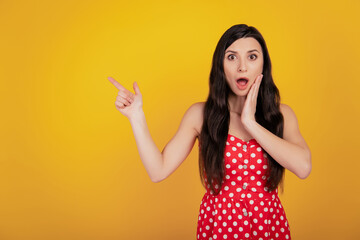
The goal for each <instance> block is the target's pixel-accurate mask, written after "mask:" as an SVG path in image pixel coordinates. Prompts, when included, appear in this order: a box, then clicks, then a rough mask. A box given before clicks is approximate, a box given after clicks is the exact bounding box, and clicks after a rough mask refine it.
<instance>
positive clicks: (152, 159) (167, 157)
mask: <svg viewBox="0 0 360 240" xmlns="http://www.w3.org/2000/svg"><path fill="white" fill-rule="evenodd" d="M200 112H201V106H200V103H195V104H193V105H192V106H190V108H189V109H188V110H187V111H186V112H185V114H184V116H183V118H182V120H181V123H180V126H179V128H178V130H177V132H176V133H175V135H174V137H173V138H172V139H171V140H170V141H169V142H168V143H167V144H166V146H165V147H164V149H163V151H162V152H160V151H159V149H158V148H157V146H156V145H155V143H154V141H153V139H152V138H151V135H150V132H149V129H148V126H147V124H146V120H145V115H144V113H143V112H139V114H138V115H136V117H134V118H132V119H131V120H130V123H131V126H132V129H133V132H134V136H135V140H136V145H137V148H138V151H139V154H140V158H141V160H142V162H143V164H144V166H145V169H146V171H147V173H148V174H149V176H150V178H151V180H152V181H153V182H160V181H162V180H164V179H165V178H167V177H168V176H170V175H171V174H172V173H173V172H174V171H175V170H176V169H177V168H178V167H179V166H180V165H181V163H182V162H183V161H184V160H185V159H186V158H187V156H188V155H189V153H190V152H191V150H192V148H193V146H194V143H195V141H196V137H197V136H198V130H197V126H196V124H199V119H200V117H199V115H200V114H199V113H200ZM201 123H202V122H201ZM201 123H200V124H201Z"/></svg>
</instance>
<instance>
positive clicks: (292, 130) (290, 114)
mask: <svg viewBox="0 0 360 240" xmlns="http://www.w3.org/2000/svg"><path fill="white" fill-rule="evenodd" d="M280 111H281V113H282V114H283V117H284V132H283V138H284V139H285V140H288V141H290V142H292V143H295V144H297V145H299V146H301V147H303V148H305V149H308V146H307V144H306V142H305V139H304V138H303V136H302V135H301V133H300V129H299V123H298V120H297V117H296V114H295V112H294V110H293V109H292V108H291V107H290V106H289V105H287V104H283V103H281V104H280Z"/></svg>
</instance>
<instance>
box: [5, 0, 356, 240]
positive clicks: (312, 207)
mask: <svg viewBox="0 0 360 240" xmlns="http://www.w3.org/2000/svg"><path fill="white" fill-rule="evenodd" d="M359 11H360V3H359V1H357V0H353V1H349V0H343V1H310V0H307V1H274V0H272V1H268V0H266V1H240V0H237V1H234V0H232V1H230V0H227V1H209V0H206V1H190V0H184V1H174V2H172V1H132V2H131V1H106V0H102V1H70V0H65V1H10V0H1V1H0V34H1V36H0V80H1V81H0V84H1V85H0V91H1V92H0V104H1V108H0V109H1V118H0V121H1V122H0V127H1V132H0V134H1V144H0V239H2V240H14V239H26V240H30V239H36V240H41V239H54V240H57V239H69V240H72V239H87V240H92V239H104V240H112V239H195V238H196V236H195V234H196V224H197V217H198V210H199V206H200V201H201V198H202V196H203V194H204V192H205V190H204V189H203V187H202V185H201V183H200V179H199V173H198V158H197V157H198V155H197V154H198V149H197V148H196V147H194V149H193V151H192V152H191V154H190V155H189V157H188V158H187V160H186V161H185V162H184V163H183V164H182V165H181V166H180V167H179V169H178V170H177V171H176V172H174V173H173V174H172V175H171V176H170V177H169V178H168V179H166V180H165V181H163V182H160V183H153V182H151V181H150V178H149V177H148V175H147V173H146V171H145V168H144V167H143V165H142V163H141V160H140V158H139V154H138V152H137V148H136V144H135V139H134V136H133V134H132V130H131V126H130V124H129V121H128V119H127V118H126V117H124V116H123V115H122V114H121V113H120V112H119V111H117V110H116V108H115V98H116V95H117V89H116V88H115V87H114V86H113V85H111V83H110V82H109V81H108V80H107V77H108V76H112V77H114V78H115V79H116V80H118V81H119V82H120V83H122V84H123V85H124V86H125V87H127V88H128V89H130V90H132V91H133V89H132V83H133V82H134V81H137V82H138V84H139V86H140V90H141V92H142V94H143V100H144V112H145V115H146V119H147V123H148V126H149V129H150V132H151V134H152V137H153V139H154V141H155V143H156V144H157V146H158V147H159V149H160V150H162V149H163V147H164V146H165V144H166V143H167V142H168V141H169V140H170V139H171V138H172V136H173V135H174V134H175V132H176V130H177V127H178V126H179V123H180V120H181V118H182V116H183V114H184V112H185V111H186V109H187V108H188V107H189V106H190V105H191V104H192V103H194V102H198V101H205V100H206V97H207V94H208V77H209V73H210V66H211V58H212V55H213V52H214V50H215V46H216V44H217V42H218V40H219V39H220V37H221V35H222V34H223V33H224V32H225V31H226V30H227V29H228V28H229V27H231V26H232V25H234V24H239V23H246V24H248V25H250V26H255V27H256V28H257V29H258V30H259V31H260V32H261V33H262V34H263V36H264V38H265V40H266V43H267V45H268V49H269V52H270V57H271V60H272V64H273V76H274V79H275V83H276V84H277V86H278V88H279V90H280V93H281V97H282V102H283V103H286V104H288V105H290V106H291V107H292V108H293V110H294V111H295V113H296V115H297V117H298V121H299V126H300V130H301V133H302V134H303V136H304V138H305V139H306V141H307V143H308V145H309V146H310V149H311V151H312V162H313V169H312V172H311V175H310V176H309V177H308V178H307V179H305V180H301V179H299V178H297V177H296V176H295V175H294V174H293V173H291V172H289V171H286V177H285V191H284V194H280V198H281V201H282V203H283V205H284V208H285V211H286V214H287V217H288V220H289V224H290V228H291V234H292V237H293V239H307V240H309V239H358V238H359V237H360V230H359V223H360V220H359V215H360V207H359V204H360V201H359V183H360V182H359V167H360V164H359V160H360V159H359V153H358V151H359V149H360V148H359V147H360V146H359V135H360V128H359V125H358V122H359V117H360V111H359V88H360V83H359V82H360V79H359V77H358V74H359V66H358V65H359V57H360V47H359V43H360V27H359V23H360V18H359ZM196 144H197V142H196Z"/></svg>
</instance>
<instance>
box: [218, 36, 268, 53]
mask: <svg viewBox="0 0 360 240" xmlns="http://www.w3.org/2000/svg"><path fill="white" fill-rule="evenodd" d="M253 49H256V50H258V51H259V52H260V53H261V52H262V49H261V45H260V43H259V42H258V41H257V40H256V39H255V38H252V37H248V38H239V39H237V40H236V41H235V42H233V43H232V44H231V45H230V46H229V47H228V48H227V49H226V50H225V52H226V51H229V50H231V51H235V52H238V53H246V52H248V51H250V50H253Z"/></svg>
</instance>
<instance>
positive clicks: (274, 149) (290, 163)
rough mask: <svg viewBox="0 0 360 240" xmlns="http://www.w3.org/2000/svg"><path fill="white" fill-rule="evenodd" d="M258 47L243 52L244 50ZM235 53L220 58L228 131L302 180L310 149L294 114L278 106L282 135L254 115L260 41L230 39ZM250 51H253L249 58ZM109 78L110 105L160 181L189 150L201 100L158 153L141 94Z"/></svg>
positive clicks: (307, 168)
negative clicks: (113, 93) (243, 80)
mask: <svg viewBox="0 0 360 240" xmlns="http://www.w3.org/2000/svg"><path fill="white" fill-rule="evenodd" d="M253 49H257V50H258V51H256V52H252V53H249V52H248V51H250V50H253ZM227 50H233V51H235V52H236V53H231V54H233V55H235V56H231V57H230V58H227V57H229V55H230V53H226V54H225V57H224V72H225V75H226V79H227V83H228V85H229V87H230V88H231V90H232V93H231V94H230V96H229V98H228V101H229V106H230V125H229V134H232V135H234V136H236V137H238V138H239V139H243V140H244V141H245V139H246V140H247V139H255V140H256V141H257V142H258V143H259V144H260V146H261V147H262V148H263V149H264V150H266V151H267V152H268V154H270V155H271V156H272V157H273V158H274V159H275V160H276V161H277V162H278V163H279V164H280V165H282V166H283V167H284V168H286V169H288V170H289V171H291V172H293V173H294V174H295V175H296V176H298V177H299V178H301V179H305V178H307V177H308V176H309V174H310V172H311V166H312V164H311V153H310V149H309V147H308V146H307V144H306V142H305V140H304V138H303V137H302V135H301V133H300V130H299V126H298V122H297V118H296V115H295V113H294V111H293V110H292V109H291V108H290V106H288V105H286V104H281V105H280V111H281V113H282V114H283V116H284V132H283V138H279V137H278V136H276V135H274V134H273V133H271V132H270V131H268V130H267V129H265V128H264V127H262V126H261V125H260V124H258V123H257V122H256V120H255V111H256V101H257V96H258V92H259V87H260V84H261V78H262V74H261V73H262V68H263V56H262V51H261V46H260V44H259V43H258V42H257V41H256V40H255V39H254V38H242V39H238V40H236V41H235V42H234V43H233V44H232V45H230V46H229V48H228V49H226V50H225V52H226V51H227ZM252 54H256V55H258V58H256V59H255V57H254V56H251V55H252ZM242 76H246V77H248V78H249V83H248V86H247V88H246V89H245V90H240V89H238V87H237V86H236V79H238V78H239V77H242ZM108 79H109V81H110V82H111V83H112V84H113V85H114V86H115V87H116V88H117V89H118V90H119V91H118V96H117V97H116V101H115V106H116V108H117V110H119V111H120V112H121V113H122V114H123V115H124V116H126V117H127V118H128V119H129V121H130V124H131V127H132V130H133V133H134V137H135V141H136V145H137V148H138V151H139V155H140V158H141V161H142V162H143V164H144V167H145V169H146V171H147V173H148V175H149V177H150V179H151V180H152V181H153V182H160V181H162V180H164V179H166V178H167V177H168V176H170V175H171V174H172V173H173V172H174V171H175V170H176V169H177V168H178V167H179V166H180V165H181V163H182V162H183V161H184V160H185V159H186V157H187V156H188V155H189V154H190V152H191V150H192V149H193V146H194V144H195V141H196V139H197V138H198V137H199V135H200V131H201V127H202V123H203V110H204V105H205V103H204V102H198V103H194V104H192V105H191V106H190V107H189V108H188V109H187V111H186V112H185V114H184V116H183V118H182V120H181V123H180V126H179V128H178V130H177V132H176V133H175V135H174V136H173V138H172V139H171V140H170V141H169V142H168V143H167V144H166V146H165V147H164V149H163V150H162V152H160V151H159V149H158V148H157V146H156V144H155V142H154V141H153V139H152V137H151V135H150V132H149V129H148V126H147V124H146V119H145V114H144V112H143V109H142V105H143V103H142V94H141V92H140V89H139V86H138V85H137V83H136V82H134V83H133V88H134V92H135V94H134V93H132V92H130V91H129V90H127V89H126V88H125V87H124V86H122V85H121V84H120V83H119V82H117V81H116V80H115V79H113V78H111V77H109V78H108Z"/></svg>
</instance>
